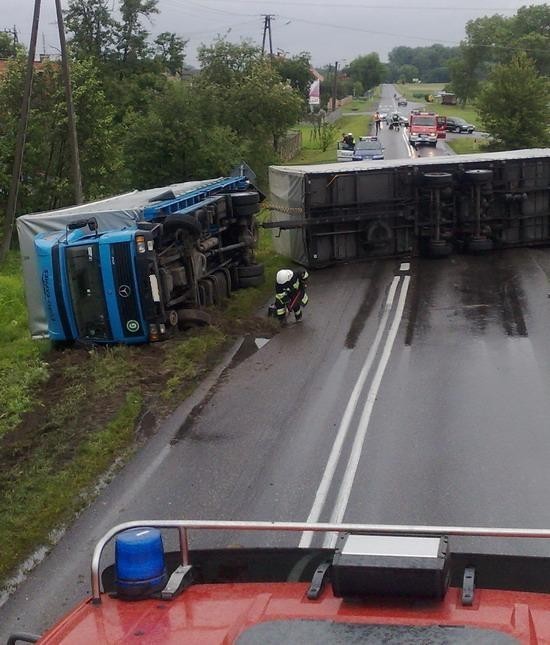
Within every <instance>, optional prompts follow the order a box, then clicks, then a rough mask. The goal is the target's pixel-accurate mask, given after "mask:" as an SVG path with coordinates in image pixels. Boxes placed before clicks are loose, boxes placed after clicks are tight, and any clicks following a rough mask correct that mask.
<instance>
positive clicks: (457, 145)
mask: <svg viewBox="0 0 550 645" xmlns="http://www.w3.org/2000/svg"><path fill="white" fill-rule="evenodd" d="M447 144H448V145H449V146H450V147H451V148H452V149H453V150H454V151H455V152H456V154H458V155H466V154H471V153H475V152H483V151H484V150H485V149H486V146H487V140H486V139H478V138H477V137H460V138H456V139H447Z"/></svg>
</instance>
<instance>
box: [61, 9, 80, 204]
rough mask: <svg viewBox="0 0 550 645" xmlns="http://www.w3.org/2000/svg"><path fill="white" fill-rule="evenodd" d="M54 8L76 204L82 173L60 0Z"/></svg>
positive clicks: (78, 198) (78, 200) (78, 197)
mask: <svg viewBox="0 0 550 645" xmlns="http://www.w3.org/2000/svg"><path fill="white" fill-rule="evenodd" d="M55 10H56V12H57V28H58V31H59V44H60V45H61V72H62V75H63V84H64V86H65V101H66V103H67V117H68V125H69V144H70V146H71V170H72V175H73V190H74V199H75V203H76V204H82V175H81V174H80V155H79V152H78V138H77V136H76V116H75V113H74V104H73V92H72V89H71V72H70V69H69V59H68V56H67V41H66V40H65V26H64V24H63V12H62V11H61V0H55Z"/></svg>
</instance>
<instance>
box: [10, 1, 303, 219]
mask: <svg viewBox="0 0 550 645" xmlns="http://www.w3.org/2000/svg"><path fill="white" fill-rule="evenodd" d="M157 11H158V7H157V0H120V4H119V7H118V14H117V15H119V16H120V18H119V19H118V20H117V19H115V18H114V17H113V14H112V12H111V9H110V2H107V1H106V0H71V1H70V2H69V5H68V9H67V11H66V12H65V20H66V28H67V31H68V43H69V48H70V55H71V68H72V84H73V95H74V96H73V98H74V104H75V112H76V115H77V132H78V141H79V147H80V161H81V170H82V181H83V190H84V197H85V200H86V201H89V200H93V199H97V198H100V197H104V196H106V195H112V194H117V193H120V192H122V191H124V190H128V189H133V188H146V187H151V186H159V185H165V184H169V183H173V182H180V181H185V180H191V179H204V178H206V177H216V176H220V175H226V174H228V173H229V172H230V171H231V169H232V168H233V167H234V166H235V165H236V164H238V163H239V161H240V160H241V159H245V160H246V161H247V162H248V163H249V164H250V165H251V166H252V167H253V168H256V169H259V170H260V171H261V170H262V169H265V168H267V165H268V164H269V163H273V162H276V161H277V143H278V140H279V138H280V137H281V136H283V135H284V134H285V133H286V132H287V130H288V128H289V127H290V126H292V125H294V124H295V123H296V122H297V121H299V120H300V118H301V116H302V115H303V113H304V111H305V109H306V100H305V99H306V97H307V92H308V87H309V84H310V82H311V80H312V75H311V71H310V64H309V56H308V55H307V54H300V55H298V56H295V57H291V58H285V59H278V58H275V59H273V60H270V59H269V58H266V57H265V56H263V55H262V52H261V50H260V49H259V48H258V47H256V46H254V45H252V44H251V43H241V44H239V45H234V44H231V43H229V42H227V41H225V40H223V39H218V40H216V41H214V42H213V43H212V44H210V45H208V46H206V45H205V46H202V47H201V48H200V49H199V52H198V59H199V62H200V70H195V73H193V74H191V75H189V76H186V75H184V64H185V46H186V42H185V41H184V40H182V39H181V38H180V37H178V36H177V35H176V34H173V33H169V32H165V33H162V34H160V35H159V36H157V37H156V38H152V36H151V34H150V32H149V31H148V29H146V28H145V26H144V25H145V24H148V23H149V22H150V21H151V19H152V18H153V17H154V14H155V13H157ZM14 53H15V54H16V55H15V56H14ZM3 54H4V56H5V57H8V56H9V57H11V59H12V60H11V62H10V63H9V65H8V67H7V70H6V72H5V73H4V74H3V76H2V77H0V113H1V114H2V120H0V217H1V213H2V211H3V209H5V205H6V201H7V191H8V187H9V183H10V174H11V167H12V163H13V152H14V148H15V133H16V131H17V121H18V116H19V110H20V107H21V105H20V103H21V96H22V88H23V79H24V68H25V52H24V51H21V49H20V50H19V51H17V52H14V51H13V43H12V42H11V41H9V39H6V38H4V37H3V35H2V34H0V57H2V55H3ZM72 202H73V193H72V187H71V176H70V151H69V150H68V144H67V114H66V106H65V97H64V93H63V85H62V79H61V70H60V65H59V63H58V62H57V61H49V62H45V63H43V64H41V65H40V66H37V69H36V70H35V74H34V81H33V90H32V98H31V110H30V115H29V124H28V131H27V137H26V145H25V157H24V163H23V172H22V177H21V188H20V193H19V204H18V212H19V213H23V212H37V211H44V210H49V209H53V208H58V207H62V206H64V205H67V204H70V203H72Z"/></svg>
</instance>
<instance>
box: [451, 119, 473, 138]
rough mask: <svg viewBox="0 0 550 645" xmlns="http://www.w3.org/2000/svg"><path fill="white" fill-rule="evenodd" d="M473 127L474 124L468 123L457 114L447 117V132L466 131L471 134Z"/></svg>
mask: <svg viewBox="0 0 550 645" xmlns="http://www.w3.org/2000/svg"><path fill="white" fill-rule="evenodd" d="M475 129H476V126H475V125H472V124H471V123H468V122H467V121H465V120H464V119H462V118H460V117H458V116H448V117H447V132H467V133H468V134H472V132H473V131H474V130H475Z"/></svg>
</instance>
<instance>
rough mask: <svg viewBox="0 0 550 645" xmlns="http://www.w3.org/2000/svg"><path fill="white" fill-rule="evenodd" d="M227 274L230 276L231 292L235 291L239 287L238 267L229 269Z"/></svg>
mask: <svg viewBox="0 0 550 645" xmlns="http://www.w3.org/2000/svg"><path fill="white" fill-rule="evenodd" d="M229 273H230V274H231V288H232V289H233V291H236V290H237V289H238V288H239V287H240V286H241V285H240V282H239V267H236V266H232V267H230V268H229Z"/></svg>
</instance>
